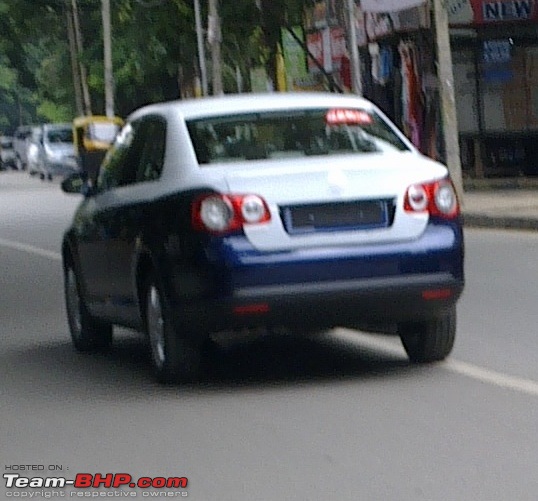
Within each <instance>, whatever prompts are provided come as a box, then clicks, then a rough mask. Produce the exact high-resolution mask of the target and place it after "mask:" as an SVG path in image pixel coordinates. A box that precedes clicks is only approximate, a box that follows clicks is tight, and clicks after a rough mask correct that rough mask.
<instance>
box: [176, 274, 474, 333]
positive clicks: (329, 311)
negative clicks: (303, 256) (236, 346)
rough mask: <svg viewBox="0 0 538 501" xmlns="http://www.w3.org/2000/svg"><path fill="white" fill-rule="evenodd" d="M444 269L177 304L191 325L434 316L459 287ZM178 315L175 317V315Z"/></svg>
mask: <svg viewBox="0 0 538 501" xmlns="http://www.w3.org/2000/svg"><path fill="white" fill-rule="evenodd" d="M463 285H464V284H463V282H462V281H459V280H456V279H454V278H453V277H452V276H451V275H448V274H436V275H415V276H408V277H400V278H390V279H387V278H383V279H366V280H353V281H349V282H345V281H344V282H342V281H337V282H323V283H318V284H295V285H286V286H270V287H252V288H248V289H242V290H239V291H237V294H236V295H235V296H234V297H233V298H222V299H219V300H206V301H200V302H195V303H190V304H188V305H183V307H182V308H181V317H182V320H183V321H184V320H185V318H187V319H188V322H189V325H191V326H192V327H195V329H194V330H202V331H215V330H225V329H238V328H244V327H258V326H286V327H308V326H310V327H316V328H329V327H334V326H342V327H345V326H349V327H356V326H357V325H360V324H363V323H364V322H374V323H376V322H379V323H384V324H385V323H395V322H403V321H411V320H414V321H417V320H427V319H431V318H435V317H439V316H440V315H442V314H443V313H445V312H446V311H447V310H448V309H449V308H450V307H452V306H453V305H454V304H455V303H456V302H457V300H458V298H459V297H460V295H461V293H462V291H463ZM178 320H179V318H178Z"/></svg>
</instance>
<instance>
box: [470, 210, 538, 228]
mask: <svg viewBox="0 0 538 501" xmlns="http://www.w3.org/2000/svg"><path fill="white" fill-rule="evenodd" d="M463 224H464V226H466V227H467V228H498V229H506V230H528V231H538V219H533V218H527V217H503V216H485V215H483V214H464V215H463Z"/></svg>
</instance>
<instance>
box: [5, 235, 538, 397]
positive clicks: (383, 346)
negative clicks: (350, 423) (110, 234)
mask: <svg viewBox="0 0 538 501" xmlns="http://www.w3.org/2000/svg"><path fill="white" fill-rule="evenodd" d="M0 245H1V246H4V247H8V248H10V249H13V250H19V251H22V252H28V253H30V254H35V255H36V256H41V257H46V258H49V259H52V260H54V261H61V260H62V255H61V254H60V253H59V252H53V251H49V250H46V249H41V248H39V247H35V246H33V245H28V244H23V243H21V242H15V241H12V240H5V239H3V238H0ZM334 333H335V334H336V335H337V336H338V337H340V338H343V339H345V340H346V341H350V342H355V343H356V342H359V343H360V344H361V346H366V347H368V348H370V349H373V350H380V351H384V352H385V353H388V354H390V355H391V356H396V357H402V356H405V352H404V350H403V348H402V347H401V346H399V345H398V344H396V343H395V342H393V341H391V340H390V338H388V337H387V338H383V337H379V336H372V335H369V334H363V333H360V332H357V331H354V330H350V329H341V328H339V329H335V330H334ZM439 366H440V367H443V368H444V369H447V370H449V371H451V372H454V373H456V374H460V375H462V376H466V377H469V378H472V379H475V380H477V381H481V382H483V383H488V384H491V385H493V386H498V387H500V388H505V389H508V390H512V391H517V392H520V393H526V394H527V395H532V396H535V397H538V381H534V380H532V379H526V378H521V377H516V376H510V375H508V374H503V373H502V372H497V371H494V370H490V369H486V368H484V367H480V366H478V365H473V364H469V363H467V362H461V361H459V360H455V359H450V358H449V359H448V360H446V361H444V362H441V363H439Z"/></svg>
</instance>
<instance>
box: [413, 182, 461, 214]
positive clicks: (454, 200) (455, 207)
mask: <svg viewBox="0 0 538 501" xmlns="http://www.w3.org/2000/svg"><path fill="white" fill-rule="evenodd" d="M404 210H405V211H406V212H428V213H429V214H430V215H431V216H437V217H442V218H445V219H451V218H455V217H457V216H458V215H459V214H460V205H459V202H458V197H457V195H456V190H455V189H454V186H453V185H452V182H451V181H450V180H449V179H442V180H440V181H435V182H433V183H423V184H414V185H412V186H410V187H409V188H408V189H407V192H406V194H405V200H404Z"/></svg>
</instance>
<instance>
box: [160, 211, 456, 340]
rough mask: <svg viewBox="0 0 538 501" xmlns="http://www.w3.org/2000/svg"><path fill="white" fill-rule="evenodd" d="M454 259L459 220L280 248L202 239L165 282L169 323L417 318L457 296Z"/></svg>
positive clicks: (206, 325)
mask: <svg viewBox="0 0 538 501" xmlns="http://www.w3.org/2000/svg"><path fill="white" fill-rule="evenodd" d="M336 238H337V237H335V239H336ZM463 262H464V243H463V232H462V228H461V224H460V221H459V220H454V221H450V222H444V221H443V222H437V221H435V220H433V221H431V222H430V223H429V224H428V226H427V228H426V230H425V231H424V233H423V235H422V236H421V237H420V238H419V239H416V240H413V241H407V242H398V243H390V244H378V245H361V246H338V245H335V246H331V247H324V248H312V249H302V250H293V251H286V252H260V251H258V250H256V249H255V248H254V247H253V246H252V245H251V244H250V243H249V242H248V240H247V238H246V237H245V236H244V235H234V236H228V237H225V238H217V237H212V238H210V239H209V240H208V241H207V242H206V244H205V248H204V252H203V253H202V256H200V257H199V258H198V262H197V263H196V266H195V268H194V269H189V270H188V271H186V270H185V269H184V267H182V266H178V267H176V268H175V271H174V272H173V273H172V276H171V277H170V278H171V279H172V281H171V284H170V286H171V288H172V299H173V303H175V306H176V307H175V308H174V310H175V311H177V312H178V314H177V319H178V321H180V322H188V324H189V326H190V327H191V328H192V327H195V328H197V329H203V330H222V329H235V328H242V327H256V326H289V327H293V326H307V325H310V326H313V327H331V326H337V325H340V326H357V325H358V324H360V323H363V322H404V321H420V320H427V319H431V318H436V317H439V316H442V315H443V314H445V313H446V312H447V311H448V310H449V309H450V308H451V307H452V306H453V305H454V304H455V303H456V302H457V300H458V298H459V296H460V295H461V293H462V290H463V286H464V269H463Z"/></svg>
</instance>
